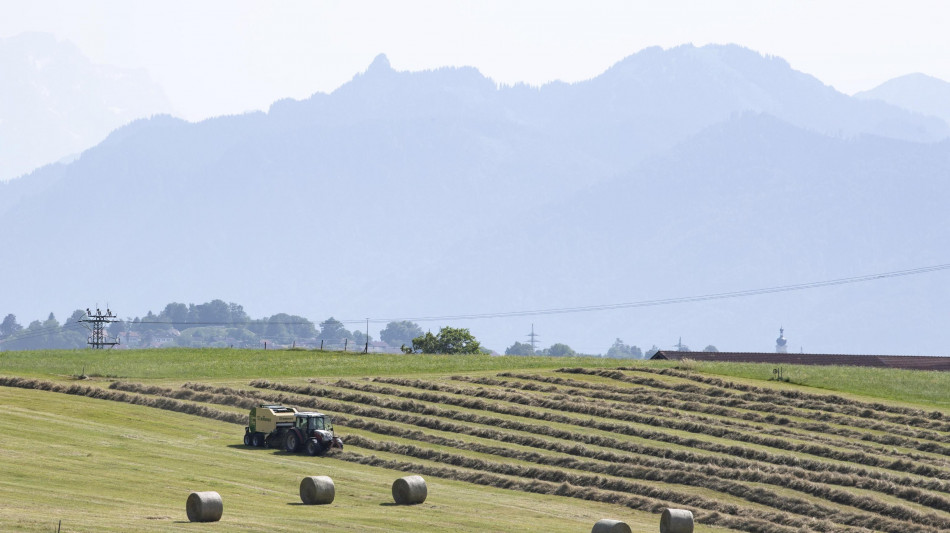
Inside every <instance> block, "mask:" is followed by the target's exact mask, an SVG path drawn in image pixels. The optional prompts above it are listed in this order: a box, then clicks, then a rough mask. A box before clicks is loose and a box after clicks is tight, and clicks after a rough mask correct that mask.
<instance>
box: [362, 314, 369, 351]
mask: <svg viewBox="0 0 950 533" xmlns="http://www.w3.org/2000/svg"><path fill="white" fill-rule="evenodd" d="M363 353H366V354H368V353H369V318H367V319H366V346H365V347H364V348H363Z"/></svg>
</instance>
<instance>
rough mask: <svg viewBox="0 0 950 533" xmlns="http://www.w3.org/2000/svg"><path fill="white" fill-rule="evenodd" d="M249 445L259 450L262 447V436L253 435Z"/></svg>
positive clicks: (258, 434)
mask: <svg viewBox="0 0 950 533" xmlns="http://www.w3.org/2000/svg"><path fill="white" fill-rule="evenodd" d="M251 443H252V444H253V445H254V446H256V447H258V448H260V447H261V446H263V445H264V435H263V434H261V433H255V434H254V436H252V437H251Z"/></svg>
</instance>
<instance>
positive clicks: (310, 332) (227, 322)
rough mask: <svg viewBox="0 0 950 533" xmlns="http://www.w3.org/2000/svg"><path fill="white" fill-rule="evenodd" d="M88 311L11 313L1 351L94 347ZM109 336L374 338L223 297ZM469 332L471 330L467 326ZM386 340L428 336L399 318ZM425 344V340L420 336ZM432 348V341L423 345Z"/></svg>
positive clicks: (227, 342)
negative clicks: (23, 319) (253, 311)
mask: <svg viewBox="0 0 950 533" xmlns="http://www.w3.org/2000/svg"><path fill="white" fill-rule="evenodd" d="M84 318H86V311H84V310H82V309H77V310H76V311H74V312H73V313H72V314H71V315H70V317H69V318H68V319H67V320H66V321H65V322H63V323H62V324H61V323H60V322H59V321H58V320H57V319H56V317H55V315H54V314H53V313H50V314H49V317H48V318H47V319H46V320H45V321H39V320H34V321H32V322H30V323H29V325H27V326H26V327H24V326H23V325H21V324H20V323H19V322H18V320H17V317H16V315H14V314H12V313H10V314H8V315H6V317H5V318H4V319H3V321H2V322H0V350H3V351H13V350H49V349H79V348H85V347H87V346H88V340H89V336H90V334H91V332H90V330H89V326H88V325H86V324H83V323H82V322H81V320H83V319H84ZM106 331H107V333H108V335H109V336H110V337H111V338H113V339H115V340H117V341H118V342H119V345H120V346H122V347H142V348H145V347H154V346H180V347H235V348H258V347H261V346H263V343H265V342H267V343H270V346H273V347H275V348H276V347H283V346H288V345H289V346H300V347H320V346H324V347H328V348H338V347H339V346H341V345H349V346H353V347H357V346H358V347H363V346H365V343H367V342H373V340H374V339H373V337H372V336H371V335H367V334H366V333H365V332H362V331H360V330H358V329H357V330H354V331H350V330H349V329H347V328H346V326H345V325H344V324H343V323H342V322H340V321H339V320H337V319H335V318H334V317H332V316H331V317H329V318H327V319H326V320H324V321H323V322H320V323H319V324H315V323H314V322H312V321H311V320H309V319H307V318H305V317H302V316H299V315H293V314H288V313H278V314H275V315H272V316H270V317H265V318H257V319H254V318H251V317H250V316H248V314H247V313H246V312H245V311H244V307H243V306H241V305H240V304H236V303H233V302H231V303H228V302H224V301H223V300H212V301H210V302H207V303H203V304H197V305H196V304H187V305H186V304H183V303H179V302H172V303H169V304H168V305H166V306H165V307H164V308H163V309H162V311H161V312H159V313H158V314H155V313H153V312H152V311H148V313H146V314H145V315H144V316H141V317H138V316H137V317H134V318H133V317H127V318H125V319H116V320H115V321H114V322H111V323H109V324H108V326H107V328H106ZM466 331H467V330H466ZM379 336H380V339H381V340H382V341H383V342H385V343H386V344H387V345H389V346H391V347H393V348H394V349H396V350H398V349H399V348H400V347H403V346H408V347H413V340H414V339H416V338H417V337H420V338H421V337H423V336H424V335H423V331H422V328H421V327H419V325H418V324H416V323H414V322H410V321H394V322H390V323H389V324H387V325H386V327H385V328H384V329H382V330H381V331H380V334H379ZM420 342H422V341H421V340H420ZM419 347H420V348H429V347H430V346H429V345H422V344H420V345H419Z"/></svg>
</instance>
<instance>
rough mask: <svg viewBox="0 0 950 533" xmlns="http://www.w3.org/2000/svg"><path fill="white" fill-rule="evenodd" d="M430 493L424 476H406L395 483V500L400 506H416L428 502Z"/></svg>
mask: <svg viewBox="0 0 950 533" xmlns="http://www.w3.org/2000/svg"><path fill="white" fill-rule="evenodd" d="M428 494H429V491H428V489H427V488H426V480H424V479H422V476H406V477H401V478H399V479H397V480H396V481H395V482H393V499H394V500H396V503H397V504H399V505H415V504H417V503H422V502H424V501H426V496H428Z"/></svg>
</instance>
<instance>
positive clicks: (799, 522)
mask: <svg viewBox="0 0 950 533" xmlns="http://www.w3.org/2000/svg"><path fill="white" fill-rule="evenodd" d="M359 447H360V448H366V449H369V450H373V451H378V452H386V453H393V454H397V455H403V456H406V457H411V458H415V459H420V460H425V461H430V462H434V463H438V464H440V465H444V466H443V467H456V468H462V469H466V470H470V471H475V473H479V474H484V475H494V476H502V477H503V478H504V479H507V480H509V481H508V483H513V482H517V481H520V482H521V483H525V482H528V483H531V482H538V483H540V482H546V483H551V484H553V485H555V486H560V487H565V488H566V487H571V488H574V489H587V490H591V491H598V492H602V493H604V492H605V493H614V494H613V495H612V496H611V498H612V499H613V500H615V501H614V503H619V501H616V500H618V499H619V496H618V495H619V494H626V495H636V496H635V498H636V499H638V500H640V502H639V503H638V504H637V506H636V507H635V508H638V509H641V510H653V511H654V512H659V511H660V510H661V509H663V508H668V507H676V505H670V504H667V505H662V506H661V507H659V508H656V505H657V504H658V503H659V502H670V501H674V502H676V503H677V504H678V505H680V506H686V507H690V508H693V509H697V510H703V511H707V512H715V513H720V514H722V515H731V516H735V517H745V516H749V517H751V516H755V517H756V518H757V519H759V520H763V521H767V522H770V523H773V524H781V525H783V526H787V527H795V528H806V529H812V530H818V531H847V530H851V529H852V528H850V527H848V526H842V525H835V524H834V523H832V522H830V521H828V520H819V519H814V518H810V517H807V516H798V515H794V514H790V513H785V512H781V511H767V510H763V509H761V508H757V509H753V508H750V507H745V506H742V505H737V504H732V503H722V502H720V501H718V500H715V499H712V498H708V497H705V496H699V495H695V494H690V493H686V492H681V491H677V490H674V489H669V488H665V487H660V486H651V485H647V484H644V483H636V482H631V481H626V480H618V479H612V478H606V477H603V476H591V475H583V474H573V473H569V472H565V471H563V470H556V469H550V468H538V467H527V466H520V465H514V464H510V463H499V462H492V461H485V460H482V459H477V458H473V457H465V456H462V455H458V454H451V453H447V452H440V451H436V450H431V449H424V448H419V447H416V446H411V445H402V444H394V443H388V442H375V441H371V440H369V439H362V440H361V442H360V444H359ZM341 455H345V454H341ZM338 457H340V455H338ZM404 464H407V465H413V466H412V467H409V466H407V467H405V468H399V469H400V470H404V471H409V472H414V473H416V474H420V475H427V476H428V475H433V476H435V477H445V476H442V475H439V474H437V473H431V472H427V470H428V469H429V468H431V467H426V465H425V464H420V463H404ZM437 468H438V467H437ZM500 487H501V488H508V487H507V486H506V485H501V486H500ZM516 487H517V485H516ZM564 495H570V494H564ZM599 501H611V500H609V499H608V500H603V499H599ZM645 506H646V507H649V509H646V508H645ZM742 529H743V530H748V529H746V528H742ZM925 530H926V529H925ZM902 533H907V532H906V530H905V531H903V532H902Z"/></svg>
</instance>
